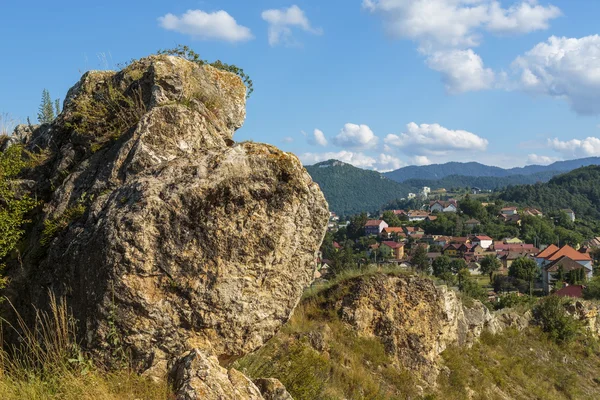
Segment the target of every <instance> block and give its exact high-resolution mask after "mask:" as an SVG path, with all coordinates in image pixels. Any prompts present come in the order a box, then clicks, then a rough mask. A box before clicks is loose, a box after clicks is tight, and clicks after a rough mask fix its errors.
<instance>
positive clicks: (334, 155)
mask: <svg viewBox="0 0 600 400" xmlns="http://www.w3.org/2000/svg"><path fill="white" fill-rule="evenodd" d="M299 157H300V160H301V161H302V163H304V164H305V165H310V164H315V163H318V162H321V161H327V160H339V161H342V162H345V163H348V164H352V165H354V166H355V167H359V168H373V166H374V165H375V163H376V162H377V160H376V159H375V158H373V157H371V156H367V155H365V154H364V153H354V152H352V151H347V150H342V151H338V152H332V151H330V152H326V153H304V154H301V155H300V156H299Z"/></svg>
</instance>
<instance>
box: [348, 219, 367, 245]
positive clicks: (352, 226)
mask: <svg viewBox="0 0 600 400" xmlns="http://www.w3.org/2000/svg"><path fill="white" fill-rule="evenodd" d="M367 220H368V217H367V213H362V214H357V215H353V216H352V217H351V218H350V223H349V224H348V227H347V234H348V237H349V238H350V239H358V238H359V237H361V236H363V235H364V233H365V224H366V223H367Z"/></svg>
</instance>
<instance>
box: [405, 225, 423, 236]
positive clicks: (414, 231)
mask: <svg viewBox="0 0 600 400" xmlns="http://www.w3.org/2000/svg"><path fill="white" fill-rule="evenodd" d="M403 228H404V233H405V234H406V235H407V236H411V237H412V236H417V235H421V236H423V235H424V234H425V231H424V230H423V228H418V227H417V228H415V227H414V226H405V227H403Z"/></svg>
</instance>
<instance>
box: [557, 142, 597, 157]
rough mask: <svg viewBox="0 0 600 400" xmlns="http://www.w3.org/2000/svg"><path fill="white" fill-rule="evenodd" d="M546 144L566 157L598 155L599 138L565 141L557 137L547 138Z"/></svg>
mask: <svg viewBox="0 0 600 400" xmlns="http://www.w3.org/2000/svg"><path fill="white" fill-rule="evenodd" d="M548 146H549V147H550V148H552V149H554V150H556V151H557V152H559V153H561V154H563V155H564V156H566V157H596V156H600V139H598V138H597V137H588V138H585V139H583V140H580V139H572V140H567V141H561V140H559V139H558V138H554V139H548Z"/></svg>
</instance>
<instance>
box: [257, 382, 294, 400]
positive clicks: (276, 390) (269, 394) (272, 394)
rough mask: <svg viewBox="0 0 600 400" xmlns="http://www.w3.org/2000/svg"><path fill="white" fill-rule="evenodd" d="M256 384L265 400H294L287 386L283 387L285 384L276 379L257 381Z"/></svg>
mask: <svg viewBox="0 0 600 400" xmlns="http://www.w3.org/2000/svg"><path fill="white" fill-rule="evenodd" d="M254 384H255V385H256V386H257V387H258V389H259V390H260V392H261V393H262V396H263V397H264V399H265V400H294V398H293V397H292V395H291V394H289V393H288V391H287V390H286V388H285V386H283V383H281V382H279V380H277V379H275V378H260V379H255V380H254Z"/></svg>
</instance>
